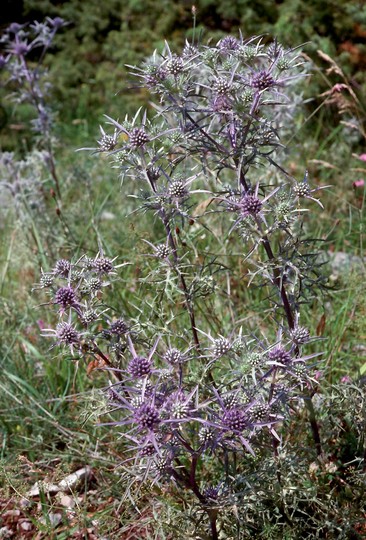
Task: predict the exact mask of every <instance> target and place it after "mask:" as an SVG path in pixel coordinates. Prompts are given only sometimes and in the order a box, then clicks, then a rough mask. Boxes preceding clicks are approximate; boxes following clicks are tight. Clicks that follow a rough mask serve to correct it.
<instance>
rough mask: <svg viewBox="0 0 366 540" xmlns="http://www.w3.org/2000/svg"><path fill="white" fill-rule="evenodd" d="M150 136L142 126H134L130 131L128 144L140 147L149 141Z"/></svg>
mask: <svg viewBox="0 0 366 540" xmlns="http://www.w3.org/2000/svg"><path fill="white" fill-rule="evenodd" d="M149 140H150V138H149V136H148V134H147V133H146V131H145V130H144V129H142V128H138V127H135V128H133V130H132V131H131V133H130V145H131V146H132V148H140V147H141V146H144V144H146V143H147V142H149Z"/></svg>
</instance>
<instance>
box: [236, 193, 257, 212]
mask: <svg viewBox="0 0 366 540" xmlns="http://www.w3.org/2000/svg"><path fill="white" fill-rule="evenodd" d="M261 209H262V202H261V200H260V199H258V197H256V196H255V195H250V194H248V193H247V194H245V195H243V197H242V198H241V199H240V212H241V213H242V214H243V215H244V216H246V215H248V214H250V215H252V216H255V215H257V214H259V212H260V211H261Z"/></svg>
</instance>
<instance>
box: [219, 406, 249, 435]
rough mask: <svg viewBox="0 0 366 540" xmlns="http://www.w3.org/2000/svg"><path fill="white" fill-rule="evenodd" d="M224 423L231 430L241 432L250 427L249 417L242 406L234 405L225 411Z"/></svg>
mask: <svg viewBox="0 0 366 540" xmlns="http://www.w3.org/2000/svg"><path fill="white" fill-rule="evenodd" d="M222 425H223V427H224V428H226V429H228V430H230V431H233V432H238V431H240V432H241V431H244V429H245V428H246V427H248V425H249V417H248V415H247V414H246V412H245V411H244V410H243V409H242V408H241V407H234V408H233V409H229V410H227V411H225V413H224V415H223V417H222Z"/></svg>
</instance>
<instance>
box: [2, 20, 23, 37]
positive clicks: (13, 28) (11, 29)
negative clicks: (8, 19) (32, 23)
mask: <svg viewBox="0 0 366 540" xmlns="http://www.w3.org/2000/svg"><path fill="white" fill-rule="evenodd" d="M24 26H25V24H18V23H16V22H13V23H11V24H10V25H9V26H8V28H7V29H6V31H7V32H8V33H9V34H14V35H16V34H18V33H19V32H20V30H22V28H24Z"/></svg>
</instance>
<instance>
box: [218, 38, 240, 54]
mask: <svg viewBox="0 0 366 540" xmlns="http://www.w3.org/2000/svg"><path fill="white" fill-rule="evenodd" d="M218 46H219V49H220V51H222V52H224V53H228V52H233V51H237V50H238V49H239V46H240V42H239V40H238V39H236V38H235V37H233V36H226V37H224V38H222V39H220V41H219V43H218Z"/></svg>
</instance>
